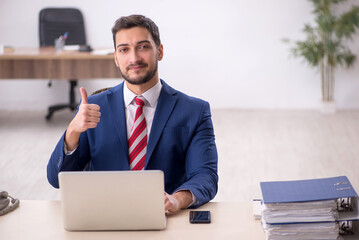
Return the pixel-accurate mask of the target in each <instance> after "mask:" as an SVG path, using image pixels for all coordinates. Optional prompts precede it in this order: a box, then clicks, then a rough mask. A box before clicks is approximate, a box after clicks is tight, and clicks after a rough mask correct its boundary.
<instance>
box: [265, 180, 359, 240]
mask: <svg viewBox="0 0 359 240" xmlns="http://www.w3.org/2000/svg"><path fill="white" fill-rule="evenodd" d="M260 186H261V190H262V196H263V202H262V203H263V204H280V203H293V204H295V203H300V202H313V201H326V200H333V199H335V200H336V199H340V201H337V202H338V203H337V206H338V209H340V208H341V207H342V208H343V209H344V208H345V207H347V208H348V209H350V211H348V210H347V211H338V213H339V214H338V215H339V217H338V218H337V219H336V220H335V221H337V222H338V224H339V225H340V226H341V227H340V229H341V230H340V231H341V232H340V235H341V236H342V237H343V239H344V240H354V239H359V238H358V234H359V233H358V229H359V221H358V220H359V210H358V208H359V198H358V194H357V193H356V192H355V190H354V188H353V186H352V185H351V183H350V181H349V180H348V178H347V177H346V176H339V177H332V178H321V179H310V180H297V181H274V182H261V183H260ZM348 199H350V201H348ZM342 200H343V201H344V200H346V201H345V202H346V203H348V202H349V203H350V206H349V205H348V206H345V205H340V204H341V203H342ZM308 223H310V222H308ZM312 223H314V222H312ZM267 224H269V225H272V224H274V225H276V224H279V225H280V224H294V225H296V224H300V222H296V221H295V222H286V223H285V222H283V223H267ZM314 224H315V223H314ZM348 226H349V227H348ZM346 229H349V231H351V234H349V235H346V234H345V233H343V234H344V235H342V232H343V230H344V231H345V230H346Z"/></svg>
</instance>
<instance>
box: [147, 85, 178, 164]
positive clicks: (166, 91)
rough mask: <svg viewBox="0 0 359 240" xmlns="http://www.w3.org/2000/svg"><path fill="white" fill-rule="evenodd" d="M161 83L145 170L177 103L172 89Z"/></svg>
mask: <svg viewBox="0 0 359 240" xmlns="http://www.w3.org/2000/svg"><path fill="white" fill-rule="evenodd" d="M161 83H162V89H161V93H160V96H159V98H158V103H157V107H156V111H155V116H154V119H153V122H152V127H151V133H150V139H149V140H148V144H147V153H146V160H145V161H146V163H145V169H146V167H147V165H148V162H149V160H150V158H151V155H152V153H153V150H154V149H155V147H156V145H157V142H158V140H159V138H160V136H161V134H162V132H163V129H164V127H165V126H166V123H167V121H168V119H169V117H170V116H171V113H172V111H173V108H174V106H175V105H176V101H177V97H176V96H175V92H174V91H173V89H171V87H169V86H168V85H167V84H166V83H165V82H164V81H162V80H161Z"/></svg>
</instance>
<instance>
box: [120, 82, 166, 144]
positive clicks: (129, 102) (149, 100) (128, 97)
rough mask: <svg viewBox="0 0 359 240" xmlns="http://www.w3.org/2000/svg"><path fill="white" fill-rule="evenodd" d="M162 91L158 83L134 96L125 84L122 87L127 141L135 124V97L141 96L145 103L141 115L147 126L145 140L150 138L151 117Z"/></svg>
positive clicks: (153, 114)
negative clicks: (143, 116)
mask: <svg viewBox="0 0 359 240" xmlns="http://www.w3.org/2000/svg"><path fill="white" fill-rule="evenodd" d="M161 89H162V84H161V81H158V82H157V83H156V85H154V86H153V87H152V88H150V89H148V90H147V91H146V92H145V93H143V94H142V95H136V94H134V93H133V92H131V90H130V89H128V88H127V85H126V83H125V84H124V87H123V98H124V102H125V113H126V126H127V139H128V138H129V137H130V134H131V129H132V126H133V124H134V122H135V115H136V110H137V104H136V102H135V100H134V99H135V97H139V96H142V97H143V100H144V102H145V105H144V106H143V114H144V115H145V119H146V124H147V139H149V138H150V134H151V127H152V122H153V117H154V116H155V111H156V106H157V102H158V97H159V96H160V93H161Z"/></svg>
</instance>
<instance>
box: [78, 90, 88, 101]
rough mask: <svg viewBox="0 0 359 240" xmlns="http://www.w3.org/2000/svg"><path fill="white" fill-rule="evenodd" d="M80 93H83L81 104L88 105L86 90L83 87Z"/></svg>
mask: <svg viewBox="0 0 359 240" xmlns="http://www.w3.org/2000/svg"><path fill="white" fill-rule="evenodd" d="M80 92H81V104H88V101H87V92H86V89H85V88H83V87H82V88H80Z"/></svg>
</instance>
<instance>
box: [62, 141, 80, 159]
mask: <svg viewBox="0 0 359 240" xmlns="http://www.w3.org/2000/svg"><path fill="white" fill-rule="evenodd" d="M77 147H78V145H77V146H76V148H75V149H74V150H72V151H68V150H67V146H66V143H65V142H64V153H65V155H66V156H69V155H71V154H73V153H74V152H75V151H76V149H77Z"/></svg>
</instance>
